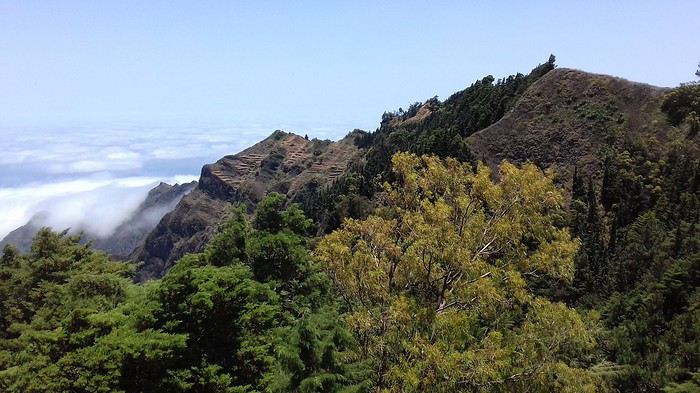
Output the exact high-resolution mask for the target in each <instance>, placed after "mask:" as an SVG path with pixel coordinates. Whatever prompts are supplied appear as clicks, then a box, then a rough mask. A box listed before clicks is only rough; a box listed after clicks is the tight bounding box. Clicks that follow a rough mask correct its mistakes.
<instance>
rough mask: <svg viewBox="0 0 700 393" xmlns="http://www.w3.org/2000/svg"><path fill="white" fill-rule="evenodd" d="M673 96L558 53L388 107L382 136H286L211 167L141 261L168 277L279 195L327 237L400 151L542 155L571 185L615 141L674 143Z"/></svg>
mask: <svg viewBox="0 0 700 393" xmlns="http://www.w3.org/2000/svg"><path fill="white" fill-rule="evenodd" d="M665 91H666V90H665V89H662V88H657V87H653V86H649V85H645V84H640V83H634V82H629V81H626V80H623V79H620V78H615V77H612V76H606V75H597V74H590V73H586V72H583V71H577V70H571V69H555V68H554V58H553V57H550V59H549V61H548V62H547V63H544V64H543V65H540V66H538V67H536V68H534V69H533V70H532V71H531V72H530V73H529V74H527V75H523V74H516V75H512V76H510V77H508V78H504V79H501V80H498V81H496V80H495V79H494V78H493V77H491V76H488V77H486V78H483V79H481V80H478V81H476V82H475V83H474V84H473V85H471V86H470V87H468V88H466V89H464V90H462V91H459V92H457V93H455V94H453V95H452V96H450V97H449V98H448V99H446V100H445V101H442V102H441V101H439V100H437V99H436V98H433V99H430V100H427V101H426V102H424V103H416V104H413V105H411V106H410V107H409V109H408V110H406V111H403V110H400V111H397V112H394V113H385V114H384V116H383V117H382V122H381V124H380V127H379V128H378V129H377V130H376V131H375V132H372V133H365V132H362V131H357V132H353V133H351V134H350V135H349V136H348V137H346V138H344V139H342V140H340V141H338V142H335V143H333V142H329V141H317V140H314V141H308V140H305V139H304V138H302V137H300V136H297V135H294V134H288V133H284V132H281V131H276V132H275V133H273V134H272V135H271V136H270V137H268V138H266V139H265V140H263V141H261V142H259V143H258V144H256V145H254V146H251V147H250V148H248V149H246V150H244V151H242V152H240V153H238V154H236V155H232V156H226V157H223V158H222V159H220V160H219V161H217V162H216V163H214V164H210V165H205V166H204V167H203V168H202V174H201V177H200V180H199V185H198V187H197V189H196V190H195V191H194V192H192V193H191V194H190V195H188V196H187V197H186V198H184V199H183V200H182V201H181V202H180V204H179V205H178V206H177V207H176V208H175V210H174V211H173V212H171V213H169V214H168V215H166V216H165V217H164V218H163V220H162V221H161V222H160V223H159V224H158V226H157V227H156V228H155V229H154V230H153V232H152V233H151V234H150V235H149V236H148V237H147V239H146V241H145V243H144V244H143V245H142V246H141V247H139V248H138V249H137V250H135V251H134V252H133V253H132V254H131V256H130V258H131V259H132V260H136V261H143V262H144V265H143V268H142V269H141V273H140V275H139V279H147V278H151V277H159V276H161V275H162V274H163V273H164V272H165V271H167V270H168V269H169V268H170V267H171V266H172V264H173V263H174V261H176V260H177V259H178V258H180V257H181V256H183V255H184V254H186V253H189V252H196V251H199V250H201V249H202V247H203V246H204V244H205V243H206V242H207V240H208V239H210V238H211V237H212V235H213V233H214V231H215V229H216V227H217V226H218V224H219V223H220V222H222V221H223V220H224V219H225V217H226V215H227V212H228V211H229V209H230V204H231V203H244V204H246V205H247V206H249V208H250V207H252V206H254V205H255V204H256V203H257V202H258V201H260V200H261V198H262V197H263V196H264V195H265V194H267V193H269V192H280V193H283V194H286V195H288V196H289V197H290V199H291V200H293V201H295V202H298V203H300V204H302V206H303V207H304V210H305V211H306V213H307V214H309V215H310V216H311V217H312V218H314V220H315V221H316V222H317V223H318V226H319V230H320V233H324V232H328V231H330V230H333V229H335V228H336V227H337V226H338V225H339V224H340V223H341V222H342V219H343V218H344V217H355V218H362V217H363V216H365V215H366V214H368V213H369V212H370V211H371V206H372V203H371V202H370V200H373V199H374V195H375V193H376V192H378V191H380V190H381V187H382V186H381V184H382V182H384V181H386V180H391V176H390V173H389V168H390V165H389V164H390V163H389V160H390V158H391V155H392V154H394V153H395V152H398V151H410V152H415V153H421V154H422V153H431V154H438V155H439V156H442V157H446V156H452V157H457V158H459V159H461V160H476V159H478V160H481V161H484V162H486V163H488V164H489V165H491V166H495V165H497V164H498V163H500V162H501V161H502V160H509V161H513V162H516V163H523V162H526V161H531V162H534V163H536V164H537V165H539V166H540V167H542V168H551V169H554V170H555V171H557V174H558V175H559V176H560V179H559V182H560V183H561V184H566V185H567V187H568V182H569V181H570V180H571V176H572V175H573V173H574V170H575V168H576V169H578V170H580V171H581V173H584V174H592V175H594V177H597V175H596V171H597V170H599V169H600V167H601V162H602V161H601V160H602V155H601V154H602V152H603V151H604V150H605V149H606V148H610V147H615V146H620V145H621V144H622V143H624V141H626V140H638V139H641V138H644V137H648V136H651V137H654V138H656V140H658V141H664V140H665V134H666V132H667V129H668V128H669V125H668V124H667V122H665V120H664V115H663V113H661V110H660V107H661V97H662V95H663V94H664V92H665ZM351 163H353V165H350V164H351ZM354 194H357V196H356V197H355V196H353V195H354Z"/></svg>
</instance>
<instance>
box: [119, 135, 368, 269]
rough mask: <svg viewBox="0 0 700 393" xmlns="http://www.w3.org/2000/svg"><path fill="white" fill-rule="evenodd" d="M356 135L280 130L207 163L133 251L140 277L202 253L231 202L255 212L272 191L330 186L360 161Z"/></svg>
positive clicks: (294, 191) (286, 191)
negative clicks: (311, 136) (310, 136)
mask: <svg viewBox="0 0 700 393" xmlns="http://www.w3.org/2000/svg"><path fill="white" fill-rule="evenodd" d="M357 135H358V134H356V133H351V134H350V135H348V136H347V137H346V138H344V139H342V140H340V141H338V142H330V141H320V140H307V139H305V138H303V137H301V136H299V135H295V134H291V133H285V132H282V131H275V132H274V133H273V134H272V135H270V136H269V137H268V138H266V139H265V140H263V141H261V142H259V143H257V144H255V145H253V146H251V147H250V148H248V149H246V150H244V151H242V152H240V153H238V154H235V155H230V156H225V157H223V158H221V159H220V160H219V161H217V162H215V163H213V164H209V165H205V166H204V167H203V168H202V173H201V177H200V180H199V184H198V187H197V189H195V190H194V191H193V192H192V193H191V194H189V195H187V196H186V197H185V198H183V199H182V200H181V201H180V203H179V204H178V205H177V206H176V207H175V209H174V210H173V211H172V212H170V213H168V214H167V215H166V216H165V217H163V219H162V220H161V222H160V223H159V224H158V225H157V226H156V228H155V229H154V230H153V232H151V234H150V235H149V236H148V238H147V239H146V241H145V243H144V244H143V245H142V246H141V247H140V248H138V249H137V250H136V251H135V252H134V253H132V255H131V258H130V259H132V260H136V261H143V263H144V264H143V266H142V268H141V269H140V273H139V277H138V278H139V279H141V280H143V279H148V278H151V277H159V276H161V275H162V274H163V273H165V272H166V271H167V270H168V269H169V268H170V267H171V266H172V264H173V263H174V261H176V260H178V259H179V258H180V257H181V256H183V255H184V254H186V253H190V252H197V251H200V250H201V248H202V247H203V246H204V244H205V243H206V242H207V241H208V240H209V239H210V238H211V236H212V234H213V233H214V232H215V230H216V228H217V226H218V225H219V223H220V222H222V220H224V219H225V218H226V216H227V213H228V212H229V210H230V209H231V207H232V204H235V203H243V204H245V205H247V206H248V207H249V208H252V206H254V205H255V204H256V203H257V202H258V201H260V200H261V199H262V198H263V197H264V196H265V195H267V194H268V193H270V192H280V193H283V194H287V195H289V196H290V199H294V196H295V195H296V194H297V193H299V192H300V191H301V190H303V189H305V188H307V187H309V186H312V187H322V186H324V185H327V184H330V183H331V182H332V181H333V180H334V179H336V178H337V177H338V176H340V175H341V174H343V173H344V172H345V170H346V169H347V168H348V165H349V164H350V162H352V161H353V160H355V159H358V158H359V157H360V151H361V150H360V149H358V148H357V147H356V145H355V137H356V136H357Z"/></svg>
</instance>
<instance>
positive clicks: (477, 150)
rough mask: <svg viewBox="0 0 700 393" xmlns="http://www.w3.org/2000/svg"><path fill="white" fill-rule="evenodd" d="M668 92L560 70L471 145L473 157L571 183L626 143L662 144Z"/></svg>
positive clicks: (472, 138) (473, 138)
mask: <svg viewBox="0 0 700 393" xmlns="http://www.w3.org/2000/svg"><path fill="white" fill-rule="evenodd" d="M667 91H668V89H663V88H658V87H654V86H650V85H646V84H641V83H635V82H630V81H627V80H624V79H620V78H616V77H612V76H607V75H597V74H590V73H586V72H583V71H578V70H572V69H566V68H558V69H555V70H553V71H551V72H549V73H548V74H546V75H545V76H543V77H542V78H541V79H540V80H538V81H537V82H535V83H534V84H533V85H532V86H531V87H530V88H529V89H528V90H527V91H526V92H525V94H523V96H522V98H520V100H519V101H518V103H517V104H516V106H515V107H514V108H513V110H512V111H511V112H509V113H508V114H506V115H505V116H504V117H503V118H502V119H501V120H499V121H498V122H496V123H494V124H493V125H491V126H489V127H486V128H485V129H483V130H481V131H478V132H476V133H474V134H472V135H470V136H469V137H468V139H467V142H468V145H469V148H470V149H471V151H472V154H474V157H475V158H477V159H479V160H482V161H485V162H486V163H488V164H489V165H490V166H495V165H497V164H498V163H500V162H501V161H502V160H508V161H512V162H517V163H523V162H525V161H531V162H533V163H535V164H537V165H538V166H540V167H542V168H552V169H554V170H556V171H557V172H558V173H559V174H560V175H561V176H564V177H565V178H567V179H569V180H570V179H571V176H572V174H573V170H574V167H577V168H578V169H580V170H581V171H582V172H584V173H587V174H592V173H595V172H596V171H597V170H599V169H600V167H601V154H600V153H601V150H602V149H604V148H610V147H615V146H620V145H621V144H622V143H623V142H624V141H625V140H639V139H644V138H648V137H654V138H656V139H657V140H658V141H660V142H663V141H665V140H666V139H667V138H666V133H667V132H668V129H669V127H670V126H669V125H668V124H667V123H666V121H665V115H664V114H663V113H662V112H661V99H662V96H663V94H664V93H665V92H667Z"/></svg>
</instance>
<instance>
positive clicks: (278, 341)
mask: <svg viewBox="0 0 700 393" xmlns="http://www.w3.org/2000/svg"><path fill="white" fill-rule="evenodd" d="M284 204H285V200H284V197H283V196H281V195H279V194H272V195H270V196H268V197H267V198H266V199H265V200H263V201H262V202H261V203H260V206H259V208H258V209H257V210H256V213H255V216H254V218H253V220H252V226H251V225H250V224H249V223H248V220H247V219H246V217H245V215H244V211H243V210H242V209H236V210H235V211H234V214H233V215H232V216H233V218H232V219H231V220H230V221H229V222H227V223H226V224H224V225H223V226H222V227H221V229H220V232H219V234H218V236H217V237H216V238H215V239H213V241H212V242H211V243H210V245H209V246H208V248H207V249H206V250H205V251H204V252H203V253H201V254H194V255H188V256H185V257H184V258H182V259H181V260H180V261H179V262H178V263H177V264H176V266H175V267H174V268H173V269H172V270H171V271H169V272H168V274H167V275H166V276H165V277H164V278H163V279H162V280H160V281H156V282H152V283H150V284H147V285H137V284H134V283H133V282H132V281H131V279H130V277H131V274H132V273H133V268H132V266H130V265H128V264H124V263H119V262H113V261H109V260H108V259H107V257H106V256H105V255H104V254H101V253H97V252H95V251H92V250H91V249H90V248H89V246H87V245H81V244H80V243H79V239H78V238H75V237H69V236H66V235H65V234H56V233H52V232H51V231H49V230H46V229H44V230H42V231H40V232H39V235H38V236H37V238H36V239H35V241H34V244H33V246H32V251H31V253H30V254H28V255H19V254H18V253H17V252H16V251H15V250H13V249H11V248H6V249H5V252H4V255H3V257H2V260H1V261H2V262H1V265H0V277H1V278H2V281H1V282H0V307H1V309H0V311H2V314H1V315H0V318H2V319H1V320H0V323H2V325H1V326H2V331H0V390H2V391H3V392H63V391H76V392H78V391H79V392H144V391H158V392H192V391H195V392H228V393H233V392H253V391H285V392H292V391H300V392H333V391H340V390H341V389H348V391H350V390H349V389H354V391H366V390H367V388H368V384H369V382H368V380H367V375H366V372H364V373H363V371H362V370H363V366H362V365H361V364H359V363H358V364H356V363H355V362H353V361H352V359H349V358H347V359H346V357H345V356H344V355H343V353H344V351H345V350H346V347H347V346H349V345H350V344H351V341H350V340H349V337H350V336H349V335H348V334H347V333H345V330H344V328H343V325H342V323H341V322H340V320H339V316H338V311H337V307H336V302H335V300H334V296H331V293H330V292H329V291H330V288H331V286H330V282H329V280H328V278H327V277H326V276H325V275H324V274H323V273H322V272H320V271H319V270H318V269H317V268H316V267H315V266H314V265H313V263H312V261H311V259H310V255H309V252H308V250H307V240H306V238H305V237H304V235H305V233H306V232H308V230H309V227H310V225H311V224H310V221H309V220H308V219H307V218H306V217H304V215H303V213H302V212H301V210H300V209H299V208H298V207H297V206H294V205H292V206H290V207H287V208H286V209H285V208H284ZM312 321H313V322H312ZM319 321H322V323H317V322H319ZM289 337H296V339H294V340H292V341H289V340H288V338H289ZM310 349H311V350H312V352H314V354H313V356H309V355H308V352H309V350H310ZM294 353H298V354H300V355H299V356H297V358H290V356H289V354H294ZM290 359H293V362H292V361H290ZM280 375H283V376H284V378H280V377H279V376H280Z"/></svg>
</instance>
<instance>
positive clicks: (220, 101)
mask: <svg viewBox="0 0 700 393" xmlns="http://www.w3.org/2000/svg"><path fill="white" fill-rule="evenodd" d="M697 15H700V2H697V1H665V2H659V1H654V2H652V1H614V2H612V1H600V2H597V1H566V2H554V1H549V2H537V1H534V2H520V1H509V2H499V3H497V4H491V3H490V2H489V3H487V2H474V1H434V2H432V1H431V2H427V1H401V2H398V1H396V2H380V1H352V2H349V1H348V2H341V1H309V2H297V1H278V2H271V1H250V2H247V1H246V2H241V1H220V2H217V1H188V2H184V1H157V0H149V1H129V0H127V1H124V0H120V1H111V2H107V1H5V0H0V124H5V125H33V126H40V127H52V126H66V125H85V124H92V123H97V124H100V125H105V124H106V125H109V124H111V123H114V122H128V123H133V124H136V125H142V126H145V125H158V126H163V125H169V126H183V125H185V126H240V125H242V124H263V125H265V126H268V127H272V128H279V127H277V125H280V126H282V125H286V124H295V125H298V126H299V127H302V128H323V127H331V128H343V129H342V130H340V131H339V132H341V131H342V133H344V132H345V131H347V130H346V129H347V128H348V127H361V128H369V129H373V128H374V127H376V124H377V120H378V118H379V116H380V114H381V113H382V112H383V111H384V110H388V109H396V108H397V107H398V106H405V105H406V104H408V103H410V102H413V101H416V100H423V99H425V98H429V97H432V96H434V95H439V96H441V97H445V96H447V95H449V94H450V93H452V92H454V91H455V90H458V89H461V88H463V87H464V86H466V85H468V84H469V83H470V82H472V81H473V80H475V79H477V78H479V77H481V76H483V75H486V74H493V75H495V76H497V77H498V76H504V75H508V74H510V73H513V72H517V71H527V70H529V69H530V68H532V67H533V66H534V65H536V64H537V63H538V62H543V61H545V60H546V58H547V56H548V55H549V54H550V53H554V54H556V55H557V57H558V60H559V61H558V63H559V64H560V65H561V66H566V67H575V68H580V69H584V70H588V71H593V72H600V73H608V74H614V75H618V76H622V77H625V78H628V79H632V80H637V81H643V82H648V83H652V84H657V85H665V86H673V85H676V84H678V83H679V82H682V81H685V80H689V79H691V77H692V75H693V72H694V71H695V67H696V65H697V63H698V61H700V41H699V40H698V37H699V36H700V23H697Z"/></svg>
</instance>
